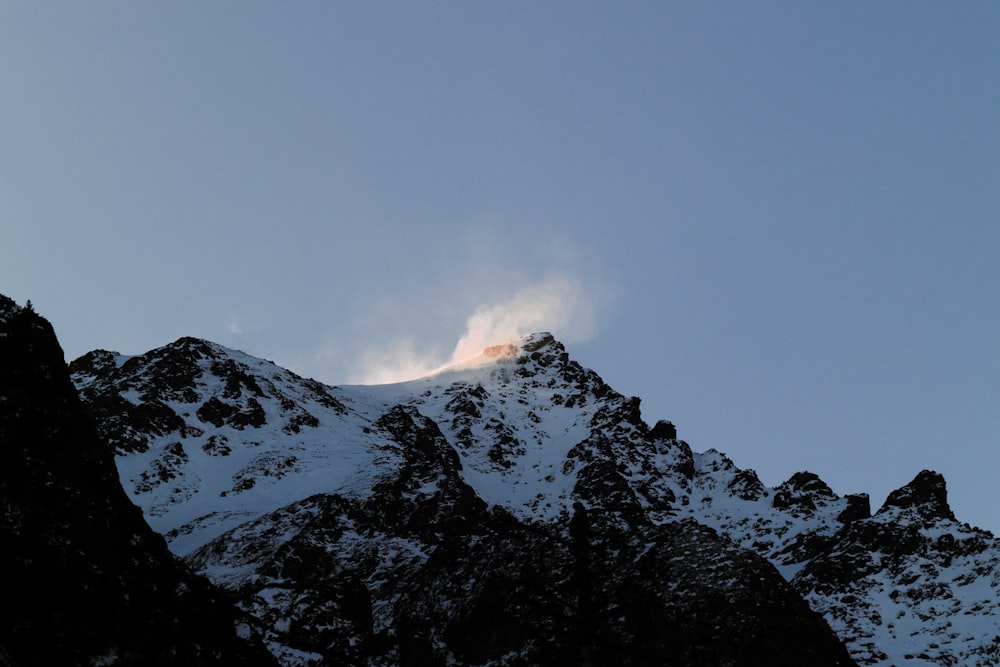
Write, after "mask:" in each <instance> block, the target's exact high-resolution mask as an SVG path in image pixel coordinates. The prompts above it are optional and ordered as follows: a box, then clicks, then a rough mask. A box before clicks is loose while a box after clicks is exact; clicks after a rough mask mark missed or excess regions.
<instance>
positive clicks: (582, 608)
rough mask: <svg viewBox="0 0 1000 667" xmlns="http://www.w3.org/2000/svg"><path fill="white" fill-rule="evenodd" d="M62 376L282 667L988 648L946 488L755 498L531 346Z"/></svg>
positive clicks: (177, 541) (988, 589)
mask: <svg viewBox="0 0 1000 667" xmlns="http://www.w3.org/2000/svg"><path fill="white" fill-rule="evenodd" d="M71 370H72V371H73V379H74V382H75V383H76V386H77V388H78V389H79V391H80V395H81V397H82V400H83V402H84V404H85V405H86V406H87V407H88V409H89V410H90V412H91V413H92V414H93V415H94V417H95V418H96V420H97V424H98V429H99V431H100V433H101V435H102V437H103V438H104V440H105V441H106V442H107V443H108V445H109V447H110V448H111V449H113V451H114V453H115V456H116V460H117V464H118V470H119V475H120V479H121V482H122V484H123V486H124V488H125V491H126V493H128V495H129V496H130V497H131V498H132V499H133V501H134V502H135V503H136V504H137V505H139V506H140V507H141V508H142V509H143V512H144V514H145V516H146V518H147V520H148V521H149V523H150V525H151V526H152V527H153V528H154V529H155V530H156V531H158V532H159V533H161V534H163V535H164V536H165V537H166V539H167V541H168V544H169V546H170V548H171V550H172V551H173V552H174V553H175V554H177V555H179V556H182V557H183V558H184V559H185V560H186V562H187V563H188V564H189V565H190V566H191V567H192V568H193V569H194V570H195V571H197V572H200V573H203V574H205V575H206V576H208V577H209V578H210V579H211V580H212V581H213V582H215V583H216V584H218V585H220V586H222V587H223V588H225V589H226V590H228V591H230V593H231V594H232V595H233V596H234V597H235V599H236V600H237V601H238V604H239V606H240V608H241V609H242V610H243V611H244V612H245V613H247V614H248V615H249V616H251V617H252V618H254V619H256V621H257V622H258V623H259V624H260V625H261V627H263V628H264V629H265V630H264V632H265V640H266V643H267V646H268V648H270V650H271V651H272V653H273V654H274V655H276V656H277V657H278V659H279V661H280V662H281V663H282V664H284V665H312V664H373V665H425V664H442V665H443V664H470V665H471V664H475V665H487V664H488V665H514V664H576V663H580V664H623V665H625V664H633V665H646V664H664V665H703V664H718V665H727V664H728V665H756V664H767V665H803V664H809V665H836V664H855V662H856V663H858V664H865V665H884V666H888V665H903V664H941V665H953V664H969V665H973V664H983V665H990V664H997V663H998V662H1000V637H998V636H997V627H998V622H997V619H998V618H1000V616H998V615H997V613H998V611H997V602H996V601H995V600H996V598H997V596H996V587H997V585H998V582H997V579H996V576H997V575H996V574H995V564H996V563H997V562H1000V558H998V556H1000V552H998V547H997V543H996V540H995V538H994V537H993V536H992V535H990V534H989V533H987V532H985V531H981V530H978V529H975V528H972V527H970V526H968V525H966V524H961V523H959V522H958V521H957V520H956V519H955V518H954V516H953V514H952V512H951V510H950V509H949V508H948V505H947V497H946V490H945V484H944V480H943V479H942V478H941V477H940V476H939V475H937V474H935V473H932V472H928V471H924V472H921V473H920V474H918V475H917V477H916V478H915V479H914V481H913V482H911V483H910V484H908V485H906V486H904V487H903V488H901V489H899V490H897V491H896V492H894V493H893V494H891V495H890V497H889V498H888V499H887V500H886V502H885V504H884V505H883V506H882V507H881V508H880V509H879V510H878V511H877V512H876V513H875V514H874V515H872V513H871V509H870V504H869V499H868V497H867V496H866V495H864V494H854V495H845V496H839V495H837V494H835V493H834V492H833V491H832V490H831V489H830V488H829V487H828V486H827V485H826V484H825V483H824V482H823V481H822V480H821V479H820V478H819V477H818V476H817V475H815V474H812V473H809V472H802V473H797V474H796V475H793V476H792V478H790V479H789V480H788V481H786V482H784V483H783V484H780V485H779V486H777V487H774V488H768V487H765V486H764V485H763V484H762V483H761V482H760V480H759V479H758V478H757V476H756V474H755V473H754V472H753V471H752V470H748V469H740V468H738V467H736V466H735V465H734V464H733V462H732V461H730V460H729V459H728V458H727V457H726V456H725V455H723V454H721V453H719V452H717V451H714V450H708V451H706V452H700V453H699V452H694V451H692V449H691V447H690V446H689V445H688V444H687V443H685V442H684V441H683V440H680V439H678V438H677V433H676V429H675V427H674V426H673V424H671V423H670V422H666V421H661V422H658V423H656V424H654V425H652V426H650V425H648V424H646V423H644V422H643V420H642V419H641V416H640V409H639V405H640V404H639V399H638V398H634V397H632V398H630V397H626V396H623V395H621V394H619V393H617V392H616V391H614V390H613V389H612V388H611V387H609V386H608V385H607V384H606V383H605V382H604V381H603V380H602V379H601V378H600V377H599V376H598V375H597V374H596V373H594V372H593V371H590V370H587V369H584V368H583V367H581V366H580V365H579V364H578V363H576V362H575V361H573V360H572V359H570V357H569V355H568V354H567V352H566V350H565V348H564V346H563V345H561V344H560V343H559V342H558V341H556V340H555V339H553V338H552V336H550V335H548V334H535V335H532V336H528V337H526V338H524V339H522V340H520V341H515V342H513V343H510V344H503V345H497V346H493V347H491V348H487V349H486V350H484V352H483V353H482V354H481V355H480V356H478V357H476V358H474V359H470V360H467V361H466V362H463V363H461V364H457V365H454V366H452V367H449V368H446V369H443V370H441V371H440V372H438V373H436V374H434V375H432V376H429V377H425V378H422V379H419V380H414V381H410V382H404V383H398V384H393V385H381V386H340V387H329V386H325V385H322V384H320V383H318V382H315V381H312V380H306V379H303V378H300V377H298V376H296V375H295V374H293V373H291V372H290V371H287V370H284V369H282V368H280V367H278V366H276V365H274V364H272V363H270V362H267V361H263V360H260V359H256V358H253V357H251V356H248V355H246V354H243V353H241V352H237V351H235V350H230V349H227V348H225V347H222V346H220V345H217V344H214V343H210V342H207V341H202V340H197V339H192V338H183V339H180V340H178V341H176V342H174V343H172V344H170V345H167V346H165V347H162V348H159V349H156V350H153V351H151V352H148V353H146V354H143V355H140V356H134V357H128V356H123V355H120V354H117V353H113V352H108V351H95V352H91V353H89V354H87V355H85V356H84V357H81V358H80V359H78V360H76V361H74V362H73V364H72V365H71ZM831 629H832V632H831ZM845 646H846V649H845V648H844V647H845Z"/></svg>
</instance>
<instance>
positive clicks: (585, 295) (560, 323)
mask: <svg viewBox="0 0 1000 667" xmlns="http://www.w3.org/2000/svg"><path fill="white" fill-rule="evenodd" d="M597 301H598V299H597V298H596V296H595V294H594V293H592V292H588V291H586V290H584V289H583V286H582V285H581V283H580V281H578V280H576V279H574V278H571V277H569V276H566V275H555V276H552V277H550V278H548V279H546V280H544V281H542V282H540V283H537V284H534V285H530V286H528V287H526V288H523V289H521V290H519V291H518V292H516V293H514V294H513V295H512V296H511V297H510V298H509V299H507V300H505V301H502V302H500V303H496V304H493V305H482V306H480V307H478V308H476V310H475V312H474V313H473V314H472V315H471V316H470V317H469V318H468V319H467V320H466V323H465V333H464V334H463V335H462V336H461V338H459V340H458V343H457V344H456V345H455V348H454V350H453V352H452V353H451V356H450V358H442V355H439V354H434V353H428V354H419V353H418V352H417V351H416V348H415V346H414V345H413V342H412V341H409V340H407V341H403V342H400V343H399V344H397V345H395V346H393V347H392V348H390V349H388V350H382V351H379V352H371V351H369V352H368V353H366V354H364V355H363V366H364V370H363V371H362V372H361V373H360V374H358V376H357V377H356V378H355V381H357V382H359V383H362V384H383V383H387V382H402V381H404V380H412V379H414V378H418V377H422V376H425V375H428V374H431V373H433V372H435V371H436V370H438V369H440V368H442V367H444V366H449V365H452V364H456V363H461V362H463V361H466V360H468V359H470V358H473V357H476V356H477V355H479V354H480V353H482V351H483V350H484V349H486V348H487V347H489V346H491V345H500V344H503V343H510V342H514V341H516V340H518V339H519V338H521V337H522V336H525V335H527V334H530V333H535V332H538V331H550V332H552V333H553V334H555V335H556V336H557V337H558V338H560V339H561V340H563V341H566V342H574V341H581V340H586V339H587V338H589V337H590V336H591V335H592V334H593V331H594V326H595V322H596V316H595V313H596V309H597V305H598V303H597Z"/></svg>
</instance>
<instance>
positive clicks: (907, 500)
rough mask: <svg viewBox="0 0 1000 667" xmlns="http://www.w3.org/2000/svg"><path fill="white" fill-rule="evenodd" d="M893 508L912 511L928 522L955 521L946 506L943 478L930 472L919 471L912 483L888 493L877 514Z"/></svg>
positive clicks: (946, 496)
mask: <svg viewBox="0 0 1000 667" xmlns="http://www.w3.org/2000/svg"><path fill="white" fill-rule="evenodd" d="M893 508H898V509H902V510H913V511H915V512H916V513H917V514H919V515H920V516H921V517H922V518H924V519H926V520H930V521H933V520H935V519H951V520H952V521H954V520H955V515H954V514H953V513H952V511H951V507H950V506H949V505H948V492H947V488H946V486H945V482H944V477H942V476H941V475H940V474H938V473H936V472H932V471H930V470H923V471H921V472H920V473H919V474H918V475H917V476H916V477H915V478H914V479H913V481H912V482H910V483H909V484H907V485H906V486H902V487H900V488H898V489H896V490H895V491H893V492H892V493H890V494H889V497H888V498H886V500H885V503H884V504H883V505H882V507H881V508H880V509H879V513H882V512H889V511H891V510H892V509H893Z"/></svg>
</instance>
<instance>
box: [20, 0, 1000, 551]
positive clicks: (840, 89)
mask: <svg viewBox="0 0 1000 667" xmlns="http://www.w3.org/2000/svg"><path fill="white" fill-rule="evenodd" d="M998 34H1000V4H998V3H995V2H991V1H971V0H970V1H968V2H962V3H948V2H924V1H921V0H913V1H907V2H901V1H886V2H878V3H872V2H860V1H854V0H847V1H845V2H837V3H818V2H798V1H795V2H791V1H790V2H769V1H763V2H754V3H747V2H726V1H722V0H719V1H717V2H670V1H668V2H638V1H637V2H623V3H607V2H587V1H585V0H580V1H573V2H521V1H516V0H515V1H512V2H503V3H478V2H474V3H470V2H452V1H447V0H439V1H435V2H427V3H411V2H379V1H376V2H364V3H361V2H318V1H311V0H306V1H304V2H296V3H268V2H259V1H256V0H251V1H244V0H240V1H236V0H218V1H215V2H201V1H198V2H195V1H186V0H179V1H176V2H169V3H168V2H161V3H152V2H144V3H134V2H126V1H124V0H123V1H121V2H108V1H105V0H99V1H96V2H89V3H79V2H60V1H58V0H53V1H52V2H45V3H36V2H29V1H26V0H25V1H20V0H8V1H5V2H0V91H2V92H0V293H3V294H6V295H7V296H10V297H12V298H14V299H15V300H17V301H19V302H21V303H23V302H25V301H26V300H29V299H30V300H31V301H32V302H33V305H34V307H35V309H36V310H38V311H39V312H40V313H41V314H43V315H44V316H46V317H47V318H48V319H49V320H50V321H51V322H52V323H53V325H54V326H55V327H56V330H57V333H58V335H59V337H60V341H61V343H62V346H63V348H64V350H65V353H66V357H67V360H70V359H73V358H75V357H77V356H79V355H81V354H84V353H85V352H87V351H89V350H92V349H96V348H103V349H111V350H116V351H119V352H122V353H125V354H140V353H142V352H145V351H147V350H150V349H152V348H155V347H158V346H160V345H164V344H166V343H168V342H170V341H172V340H175V339H176V338H178V337H181V336H197V337H201V338H206V339H209V340H213V341H216V342H219V343H222V344H224V345H227V346H230V347H234V348H237V349H241V350H244V351H246V352H248V353H250V354H253V355H255V356H259V357H262V358H265V359H269V360H272V361H275V362H276V363H279V364H280V365H283V366H285V367H287V368H290V369H292V370H294V371H296V372H298V373H300V374H302V375H306V376H309V377H315V378H317V379H319V380H322V381H324V382H327V383H330V384H342V383H354V382H375V381H391V380H397V379H401V378H403V377H406V376H408V375H413V374H418V373H420V372H425V371H426V370H428V369H430V368H433V367H435V366H436V365H438V364H440V363H444V362H446V361H448V360H449V359H452V358H457V357H460V356H462V355H464V354H466V353H467V352H470V350H474V349H475V348H476V347H477V346H480V345H481V344H482V345H486V344H492V343H493V342H502V341H500V340H495V341H494V340H492V338H504V337H509V336H512V335H518V334H524V333H529V332H531V331H540V330H545V331H551V332H552V333H554V334H555V335H556V337H557V338H559V339H560V340H561V341H562V342H563V343H564V344H565V345H566V346H567V348H568V350H569V352H570V354H571V356H572V357H573V358H575V359H576V360H578V361H579V362H580V363H582V364H583V365H584V366H586V367H588V368H592V369H593V370H595V371H597V372H598V373H599V374H600V375H601V376H602V377H603V378H604V379H605V380H606V381H607V382H608V383H610V384H611V385H612V386H613V387H614V388H616V389H617V390H618V391H620V392H622V393H624V394H628V395H637V396H640V397H641V398H642V401H643V402H642V406H643V416H644V418H645V419H646V420H647V421H649V422H654V421H656V420H658V419H670V420H671V421H673V422H674V423H675V424H676V425H677V427H678V431H679V436H680V437H681V438H683V439H685V440H686V441H687V442H688V443H690V444H691V446H692V447H693V448H694V449H695V450H696V451H704V450H707V449H709V448H714V449H717V450H720V451H723V452H725V453H726V454H728V455H729V456H730V458H732V459H733V461H734V462H735V463H736V464H737V465H738V466H740V467H743V468H752V469H754V470H756V471H757V473H758V474H759V476H760V477H761V479H762V480H763V481H764V482H765V483H766V484H768V485H776V484H778V483H780V482H782V481H783V480H785V479H787V478H788V477H789V476H790V475H791V474H793V473H794V472H796V471H800V470H810V471H813V472H815V473H817V474H819V475H820V476H821V477H822V478H823V479H824V480H825V481H826V482H827V483H828V484H830V486H831V487H832V488H833V490H834V491H836V492H837V493H841V494H843V493H854V492H867V493H870V494H871V501H872V506H873V510H874V509H877V508H878V507H879V506H880V505H881V503H882V502H883V501H884V499H885V496H886V494H888V493H889V492H890V491H891V490H892V489H894V488H897V487H899V486H901V485H903V484H905V483H907V482H909V481H910V480H911V479H912V478H913V477H914V476H915V475H916V474H917V472H919V471H920V470H922V469H925V468H927V469H932V470H937V471H939V472H941V473H942V474H944V475H945V477H946V479H947V481H948V487H949V497H950V500H951V503H952V507H953V509H954V510H955V512H956V514H957V516H958V518H959V519H961V520H963V521H967V522H969V523H972V524H973V525H978V526H981V527H984V528H987V529H989V530H991V531H993V532H994V533H1000V488H998V486H997V485H996V482H995V481H996V479H997V478H998V475H1000V442H998V433H997V419H998V417H1000V307H998V306H1000V120H998V119H1000V68H998V64H1000V40H997V35H998Z"/></svg>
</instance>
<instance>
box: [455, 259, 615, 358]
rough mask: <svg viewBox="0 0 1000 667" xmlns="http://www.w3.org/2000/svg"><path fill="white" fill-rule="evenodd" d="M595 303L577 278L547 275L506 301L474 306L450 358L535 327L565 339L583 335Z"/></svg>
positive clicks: (465, 355) (467, 354) (590, 325)
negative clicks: (473, 310) (491, 304)
mask: <svg viewBox="0 0 1000 667" xmlns="http://www.w3.org/2000/svg"><path fill="white" fill-rule="evenodd" d="M595 305H596V304H594V303H592V302H591V301H590V300H589V299H587V298H586V293H585V292H584V291H583V288H582V286H581V285H580V283H579V282H578V281H576V280H574V279H571V278H568V277H566V276H557V277H554V278H550V279H548V280H546V281H544V282H542V283H539V284H537V285H532V286H530V287H527V288H525V289H522V290H521V291H519V292H517V293H516V294H514V295H513V296H512V297H511V298H510V299H509V300H508V301H504V302H502V303H498V304H496V305H493V306H480V307H479V308H477V309H476V312H475V313H473V315H472V316H471V317H470V318H469V319H468V320H467V321H466V323H465V334H464V335H463V336H462V337H461V338H460V339H459V341H458V344H457V345H456V346H455V351H454V352H453V353H452V355H451V361H453V362H455V361H461V360H462V359H467V358H468V357H471V356H474V355H477V354H479V353H480V352H482V351H483V349H484V348H486V347H487V346H489V345H496V344H499V343H507V342H510V341H512V340H516V339H518V338H520V337H521V336H524V335H527V334H529V333H534V332H536V331H552V332H554V333H557V334H558V335H559V336H560V337H561V338H563V339H564V340H569V341H573V340H582V339H586V338H588V337H590V335H591V333H592V330H593V326H594V310H595Z"/></svg>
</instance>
